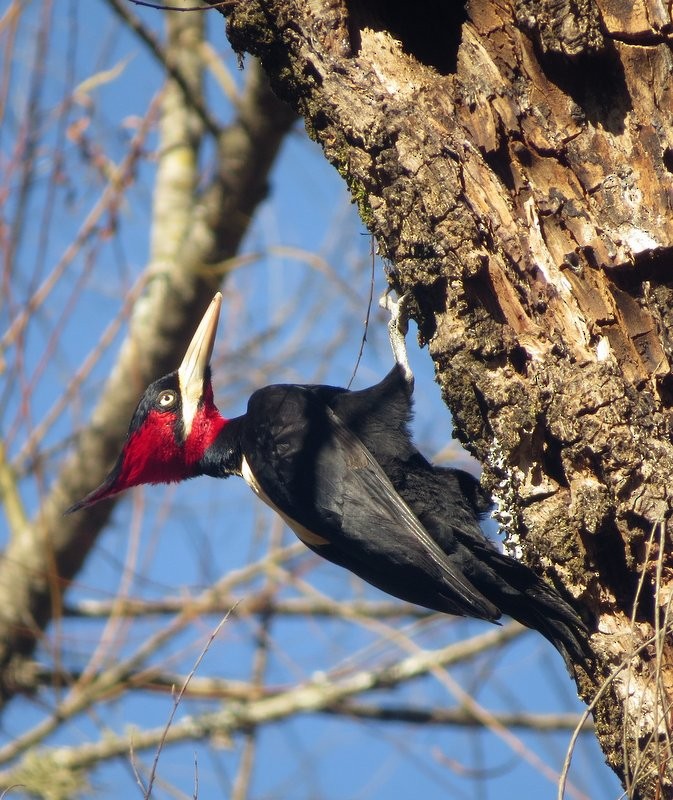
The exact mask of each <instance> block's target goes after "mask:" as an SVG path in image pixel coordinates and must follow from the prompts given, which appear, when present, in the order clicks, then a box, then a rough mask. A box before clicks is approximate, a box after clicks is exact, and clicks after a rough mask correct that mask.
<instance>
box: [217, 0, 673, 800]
mask: <svg viewBox="0 0 673 800" xmlns="http://www.w3.org/2000/svg"><path fill="white" fill-rule="evenodd" d="M446 5H450V4H441V3H436V2H432V0H427V2H423V3H420V4H416V5H415V6H414V7H413V8H412V7H411V6H405V5H404V4H399V5H398V4H397V3H395V4H387V3H384V2H365V1H364V0H313V2H310V3H305V2H300V0H239V2H237V3H236V4H235V5H234V6H233V7H232V9H230V10H226V11H223V12H222V13H224V14H225V15H226V16H227V21H228V25H227V29H228V35H229V38H230V40H231V42H232V44H233V45H234V47H235V48H237V49H238V50H239V51H247V52H250V53H254V54H255V55H258V56H259V57H260V58H261V60H262V64H263V66H264V68H265V70H266V71H267V72H268V74H269V76H270V78H271V81H272V84H273V85H274V88H275V89H276V91H277V92H278V93H279V94H280V95H281V96H282V97H284V98H286V99H287V100H289V102H290V103H291V104H292V105H293V106H294V107H295V108H296V109H297V110H298V111H299V112H300V113H301V114H302V115H303V116H304V118H305V121H306V127H307V129H308V131H309V133H310V134H311V135H312V136H313V137H314V138H315V139H316V140H317V141H319V142H320V144H321V145H322V147H323V149H324V152H325V155H326V157H327V158H328V159H329V160H330V161H331V162H332V163H333V164H334V165H335V166H336V168H337V169H338V170H339V171H340V173H341V174H342V175H343V176H344V178H345V179H346V181H347V182H348V185H349V187H350V190H351V193H352V195H353V198H354V200H355V201H357V203H358V204H359V208H360V212H361V216H362V219H363V221H364V222H365V223H366V225H367V226H368V227H369V229H370V230H371V231H372V232H373V233H374V234H375V235H376V237H377V241H378V244H379V249H380V252H381V254H382V255H383V256H384V258H385V259H387V260H388V261H389V262H390V264H391V265H392V268H391V281H392V282H393V283H394V284H395V285H396V287H397V288H398V289H400V290H402V291H411V292H412V294H413V296H414V298H415V300H416V305H417V310H416V316H417V320H418V322H419V327H420V331H421V336H422V339H423V340H424V341H425V343H427V345H428V348H429V352H430V354H431V356H432V358H433V360H434V362H435V366H436V369H437V378H438V381H439V382H440V384H441V386H442V389H443V392H444V395H445V398H446V400H447V403H448V404H449V406H450V408H451V410H452V412H453V415H454V420H455V425H456V430H457V434H458V436H459V437H460V438H461V440H462V441H463V442H464V443H466V445H467V446H468V447H469V449H470V450H471V452H472V453H473V454H475V455H476V456H477V457H478V458H479V459H480V460H481V462H482V464H483V465H484V481H485V482H486V484H487V485H488V486H489V487H490V488H491V489H492V490H493V491H494V493H495V495H496V498H497V499H498V501H499V503H500V517H501V520H502V521H503V523H504V526H505V531H506V534H507V536H508V540H509V543H510V545H512V546H515V545H516V546H520V547H521V550H522V551H523V557H524V558H525V559H526V561H527V562H529V563H530V564H531V565H533V567H534V568H536V569H537V570H539V571H542V572H544V574H545V575H546V576H547V578H548V579H549V580H550V581H551V582H553V583H554V584H555V585H556V587H557V588H558V589H559V591H561V592H563V593H564V594H565V595H566V597H568V598H569V599H570V600H571V601H573V602H574V603H575V605H576V607H577V608H578V609H579V610H580V612H581V613H583V614H584V616H585V618H586V620H587V621H588V622H589V623H590V625H591V627H592V630H593V631H595V633H594V634H593V637H592V646H593V648H594V651H595V654H596V664H595V670H593V671H592V673H591V674H586V673H584V672H583V671H581V670H580V671H578V687H579V690H580V693H581V695H582V696H583V697H584V699H585V700H586V701H587V702H590V701H592V700H593V698H594V697H595V695H596V693H597V691H598V689H599V688H600V686H601V683H602V681H603V680H605V679H606V678H610V681H609V685H608V687H607V689H606V691H605V692H604V694H602V695H601V697H600V699H599V700H598V701H597V703H596V707H595V716H596V723H597V735H598V737H599V741H600V743H601V746H602V747H603V750H604V752H605V755H606V759H607V761H608V762H609V763H610V764H611V766H612V767H613V768H614V769H615V771H616V772H617V774H618V775H619V776H620V778H621V779H622V781H623V782H624V785H625V787H626V788H627V790H628V792H629V794H630V796H633V797H643V798H646V797H653V798H654V797H659V796H670V795H671V792H672V791H673V787H672V783H673V768H672V767H671V747H670V728H671V720H670V707H671V702H672V701H673V694H672V686H673V652H672V648H671V636H670V633H669V634H668V635H667V636H666V635H664V634H665V633H666V631H667V629H668V627H670V616H671V615H670V612H669V605H670V599H671V596H672V594H671V592H672V588H673V557H672V556H671V552H672V551H671V545H672V542H671V521H670V515H671V506H672V488H671V481H670V476H671V475H672V474H673V447H672V445H671V403H672V402H673V383H672V381H671V377H670V364H669V361H670V360H671V353H672V345H673V342H672V339H671V331H672V330H673V325H672V322H673V319H672V315H673V311H672V309H673V291H672V287H673V281H672V279H671V277H670V275H671V260H672V258H673V215H672V214H671V200H672V198H673V178H672V175H671V173H672V172H673V104H672V97H671V91H672V90H671V85H672V81H671V78H672V72H673V58H672V55H671V48H670V37H671V32H672V31H673V25H672V21H671V17H670V9H669V7H668V6H666V5H664V4H663V3H661V2H659V1H658V0H639V2H635V3H623V2H620V1H619V0H595V2H594V0H561V1H560V2H558V1H555V2H552V0H547V1H546V2H540V3H531V2H529V1H528V0H510V1H509V2H508V1H507V0H505V1H504V2H495V1H493V2H490V1H489V0H473V2H471V3H469V4H468V6H467V9H466V11H464V12H461V11H460V9H457V8H456V9H454V8H451V9H450V10H447V8H446ZM615 673H616V674H615ZM611 676H612V677H611ZM657 792H660V794H657Z"/></svg>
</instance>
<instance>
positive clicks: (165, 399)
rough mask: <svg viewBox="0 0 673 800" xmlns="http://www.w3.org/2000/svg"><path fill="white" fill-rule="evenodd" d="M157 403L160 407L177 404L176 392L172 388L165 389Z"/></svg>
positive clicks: (169, 406)
mask: <svg viewBox="0 0 673 800" xmlns="http://www.w3.org/2000/svg"><path fill="white" fill-rule="evenodd" d="M157 405H158V406H159V408H171V407H172V406H174V405H175V392H172V391H171V390H170V389H164V391H163V392H161V394H160V395H159V397H158V398H157Z"/></svg>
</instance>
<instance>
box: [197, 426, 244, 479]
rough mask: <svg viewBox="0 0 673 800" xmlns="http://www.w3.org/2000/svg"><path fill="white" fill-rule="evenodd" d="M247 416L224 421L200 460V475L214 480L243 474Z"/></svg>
mask: <svg viewBox="0 0 673 800" xmlns="http://www.w3.org/2000/svg"><path fill="white" fill-rule="evenodd" d="M244 426H245V415H243V416H240V417H234V418H233V419H222V425H221V426H220V428H219V431H218V434H217V436H216V437H215V439H214V440H213V442H212V443H211V444H210V446H209V447H208V448H207V449H206V450H205V452H204V453H203V456H202V457H201V459H200V460H199V473H200V474H202V475H210V476H211V477H213V478H227V477H228V476H229V475H240V474H241V462H242V460H243V452H242V449H241V439H242V436H243V429H244Z"/></svg>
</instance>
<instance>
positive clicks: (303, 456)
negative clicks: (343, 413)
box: [243, 386, 500, 620]
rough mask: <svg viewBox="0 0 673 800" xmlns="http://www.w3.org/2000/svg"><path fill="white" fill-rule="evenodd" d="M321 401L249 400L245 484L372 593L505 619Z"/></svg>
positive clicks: (266, 392) (274, 390) (294, 397)
mask: <svg viewBox="0 0 673 800" xmlns="http://www.w3.org/2000/svg"><path fill="white" fill-rule="evenodd" d="M323 400H324V399H323V398H321V397H319V396H318V395H317V394H316V392H315V391H314V390H312V389H311V388H310V387H297V386H271V387H266V388H265V389H262V390H260V391H258V392H256V393H255V394H254V395H253V396H252V397H251V398H250V401H249V404H248V413H247V415H246V417H247V424H246V434H245V436H244V438H243V456H244V459H245V462H246V469H247V470H248V472H249V476H248V479H249V482H252V481H255V482H256V483H257V488H258V490H261V491H260V494H261V495H262V497H263V499H265V500H266V501H267V502H270V504H271V505H272V506H274V507H275V508H276V509H277V510H278V511H280V513H281V514H282V515H283V516H284V517H285V519H286V520H287V521H288V522H289V523H290V524H291V525H292V527H293V528H294V529H295V531H296V532H297V533H298V535H299V536H300V538H303V539H304V540H305V541H306V542H307V544H309V546H310V547H312V549H314V550H315V551H316V552H318V553H320V554H321V555H323V556H324V557H325V558H327V559H329V560H330V561H333V562H335V563H337V564H340V565H341V566H344V567H346V568H347V569H349V570H351V571H352V572H354V573H355V574H357V575H359V576H360V577H362V578H363V579H365V580H367V581H368V582H369V583H372V584H373V585H375V586H377V587H379V588H380V589H383V590H384V591H386V592H388V593H390V594H393V595H396V596H397V597H400V598H402V599H404V600H408V601H410V602H414V603H419V604H421V605H424V606H426V607H428V608H432V609H436V610H439V611H445V612H448V613H452V614H459V615H468V616H473V617H478V618H483V619H490V620H494V619H497V618H498V617H499V616H500V612H499V610H498V609H497V608H496V607H495V606H494V605H493V604H492V603H491V602H490V601H488V600H487V599H486V598H485V597H484V596H483V595H482V594H481V593H480V592H479V591H478V590H477V589H476V588H475V587H474V585H473V584H472V583H471V582H470V581H469V580H468V579H467V578H466V577H465V576H464V575H463V574H462V572H461V570H460V564H454V563H453V562H452V560H451V558H450V557H449V556H448V555H447V554H446V553H444V552H443V551H442V550H441V548H440V547H439V546H438V545H437V544H436V543H435V542H434V541H433V540H432V538H431V537H430V536H429V534H428V532H427V531H426V530H425V528H424V527H423V526H422V525H421V523H420V522H419V520H418V519H417V517H416V516H415V515H414V513H413V512H412V511H411V509H410V508H409V506H408V505H407V504H406V503H405V502H404V500H402V498H401V497H400V496H399V494H398V493H397V492H396V491H395V489H394V487H393V485H392V483H391V482H390V480H389V479H388V477H387V476H386V474H385V473H384V471H383V470H382V469H381V467H380V466H379V464H378V463H377V461H376V460H375V459H374V457H373V456H372V454H371V453H370V452H369V450H368V449H367V448H366V447H365V446H364V445H363V444H362V442H361V441H360V439H359V438H358V437H357V436H356V435H355V434H354V433H353V432H352V431H350V430H349V428H348V427H346V425H345V424H344V423H343V422H342V421H341V420H340V418H339V417H338V416H337V415H336V414H335V413H334V412H333V411H332V409H331V408H329V406H328V405H327V404H326V403H325V402H324V401H323ZM307 532H308V533H309V534H310V537H308V536H306V533H307ZM302 534H303V535H302ZM315 537H319V539H320V540H322V541H319V540H316V538H315Z"/></svg>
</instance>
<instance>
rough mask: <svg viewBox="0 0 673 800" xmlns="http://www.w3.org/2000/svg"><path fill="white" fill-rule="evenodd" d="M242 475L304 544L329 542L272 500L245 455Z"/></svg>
mask: <svg viewBox="0 0 673 800" xmlns="http://www.w3.org/2000/svg"><path fill="white" fill-rule="evenodd" d="M241 477H242V478H243V480H244V481H245V482H246V483H247V484H248V486H249V487H250V488H251V489H252V491H253V492H254V493H255V494H256V495H257V497H259V499H260V500H262V501H263V502H264V503H266V504H267V506H269V508H272V509H273V510H274V511H275V512H276V514H278V516H279V517H281V518H282V519H283V520H284V521H285V523H286V525H287V526H288V528H290V529H291V530H292V531H294V533H295V534H296V536H297V537H298V538H299V539H301V540H302V542H304V544H308V545H312V546H313V547H320V546H321V545H325V544H329V542H328V540H327V539H325V538H324V537H322V536H319V535H318V534H317V533H313V531H310V530H309V529H308V528H305V527H304V526H303V525H302V524H301V523H299V522H297V520H296V519H292V517H290V516H288V515H287V514H286V513H285V512H284V511H281V510H280V508H278V506H277V505H276V504H275V503H274V502H273V500H271V498H270V497H269V495H268V494H267V493H266V492H265V491H264V489H262V487H261V486H260V484H259V481H258V480H257V478H256V477H255V475H254V473H253V471H252V470H251V469H250V464H248V462H247V459H246V458H245V456H243V461H242V462H241Z"/></svg>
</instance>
